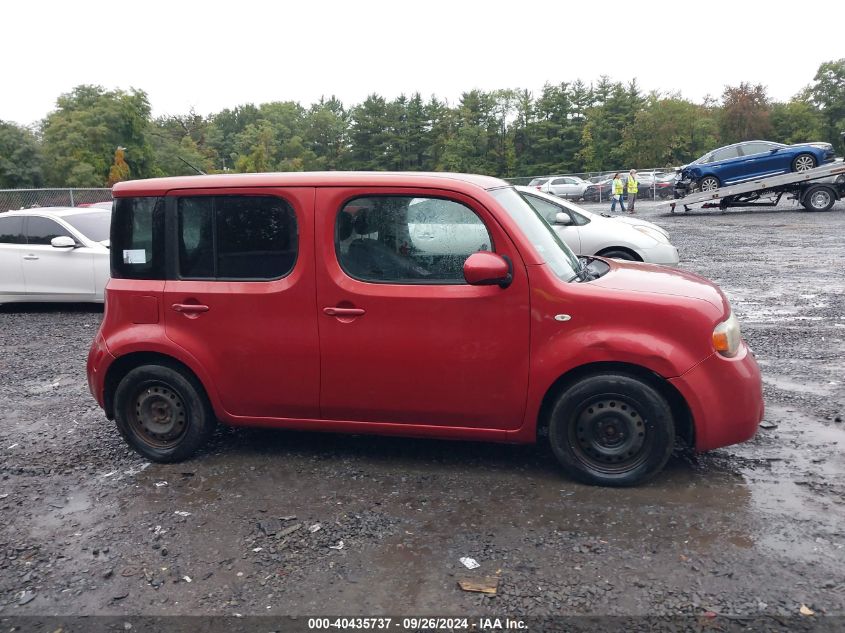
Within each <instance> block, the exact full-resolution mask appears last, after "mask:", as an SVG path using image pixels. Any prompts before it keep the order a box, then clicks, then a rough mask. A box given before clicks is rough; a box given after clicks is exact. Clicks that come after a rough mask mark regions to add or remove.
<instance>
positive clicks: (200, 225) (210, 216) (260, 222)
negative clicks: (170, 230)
mask: <svg viewBox="0 0 845 633" xmlns="http://www.w3.org/2000/svg"><path fill="white" fill-rule="evenodd" d="M177 207H178V216H179V229H178V230H179V275H180V276H181V277H182V278H187V279H244V280H253V281H258V280H268V279H279V278H280V277H284V276H285V275H287V274H289V273H290V272H291V271H292V270H293V267H294V264H295V263H296V255H297V250H298V229H297V224H296V214H295V213H294V211H293V209H292V208H291V206H290V205H289V204H288V203H287V202H285V201H284V200H282V199H280V198H276V197H272V196H205V197H193V198H190V197H185V198H180V199H179V201H178V205H177Z"/></svg>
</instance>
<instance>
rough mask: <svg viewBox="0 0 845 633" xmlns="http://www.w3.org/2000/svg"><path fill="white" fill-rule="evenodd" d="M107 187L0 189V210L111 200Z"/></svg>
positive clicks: (75, 204) (70, 205)
mask: <svg viewBox="0 0 845 633" xmlns="http://www.w3.org/2000/svg"><path fill="white" fill-rule="evenodd" d="M111 199H112V197H111V189H108V188H105V187H104V188H93V187H87V188H66V189H0V212H2V211H15V210H17V209H30V208H32V207H78V206H83V205H87V204H93V203H95V202H111Z"/></svg>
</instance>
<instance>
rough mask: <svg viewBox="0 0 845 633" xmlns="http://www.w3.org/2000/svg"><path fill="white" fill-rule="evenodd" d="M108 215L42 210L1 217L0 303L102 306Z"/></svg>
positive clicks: (87, 210)
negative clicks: (63, 302)
mask: <svg viewBox="0 0 845 633" xmlns="http://www.w3.org/2000/svg"><path fill="white" fill-rule="evenodd" d="M110 224H111V212H110V211H107V210H105V209H97V208H93V209H92V208H90V207H89V208H70V207H46V208H35V209H26V210H21V211H8V212H6V213H0V304H3V303H13V302H19V301H79V302H94V303H102V302H103V290H104V289H105V287H106V283H107V282H108V280H109V227H110Z"/></svg>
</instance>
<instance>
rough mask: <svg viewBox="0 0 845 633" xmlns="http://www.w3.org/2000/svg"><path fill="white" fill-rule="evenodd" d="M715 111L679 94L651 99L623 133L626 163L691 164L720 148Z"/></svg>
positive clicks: (650, 97)
mask: <svg viewBox="0 0 845 633" xmlns="http://www.w3.org/2000/svg"><path fill="white" fill-rule="evenodd" d="M717 128H718V126H717V122H716V119H715V117H714V115H713V111H712V110H711V109H710V108H707V107H706V106H703V105H697V104H694V103H691V102H690V101H687V100H685V99H682V98H681V97H680V96H679V95H674V96H671V97H667V98H660V97H659V95H657V94H652V95H651V96H649V98H648V100H647V102H646V106H645V108H644V109H643V110H641V111H640V112H638V113H637V115H636V118H635V120H634V124H633V125H632V126H629V127H628V128H626V129H625V131H624V133H623V141H622V145H623V150H624V153H625V156H626V164H630V165H639V166H649V167H661V166H673V165H680V164H683V163H687V162H689V161H690V160H693V159H694V158H697V157H698V156H700V155H701V154H703V153H704V152H706V151H707V150H709V149H711V148H713V147H715V146H716V145H718V142H719V137H718V129H717Z"/></svg>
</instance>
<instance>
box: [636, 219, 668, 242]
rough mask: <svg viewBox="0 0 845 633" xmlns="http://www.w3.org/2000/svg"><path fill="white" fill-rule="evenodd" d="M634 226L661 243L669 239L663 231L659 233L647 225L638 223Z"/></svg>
mask: <svg viewBox="0 0 845 633" xmlns="http://www.w3.org/2000/svg"><path fill="white" fill-rule="evenodd" d="M634 228H635V229H636V230H638V231H639V232H640V233H642V234H643V235H648V236H649V237H650V238H651V239H653V240H654V241H655V242H661V243H663V244H668V243H669V240H668V239H666V236H665V235H664V234H663V233H661V232H660V231H656V230H654V229H653V228H651V227H649V226H643V225H641V224H638V225H636V226H634Z"/></svg>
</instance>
